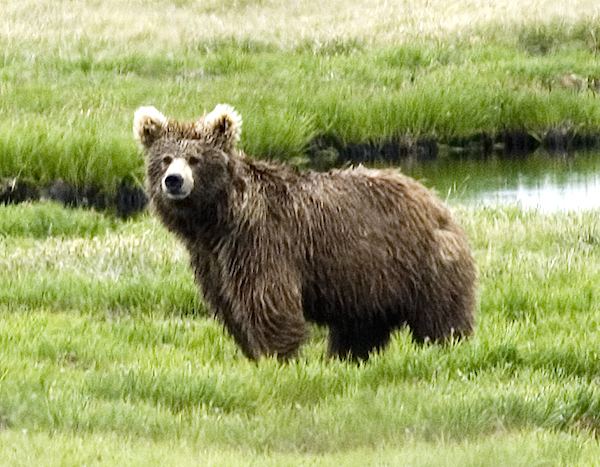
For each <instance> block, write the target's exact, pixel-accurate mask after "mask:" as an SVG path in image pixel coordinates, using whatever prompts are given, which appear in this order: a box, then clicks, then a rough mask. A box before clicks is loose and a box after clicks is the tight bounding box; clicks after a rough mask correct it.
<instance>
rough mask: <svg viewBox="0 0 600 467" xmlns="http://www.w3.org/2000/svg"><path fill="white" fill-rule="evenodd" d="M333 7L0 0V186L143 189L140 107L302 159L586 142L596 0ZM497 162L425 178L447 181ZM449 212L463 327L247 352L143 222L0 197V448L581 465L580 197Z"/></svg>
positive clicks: (2, 456) (596, 454)
mask: <svg viewBox="0 0 600 467" xmlns="http://www.w3.org/2000/svg"><path fill="white" fill-rule="evenodd" d="M350 3H351V5H350V6H349V2H346V1H342V0H335V1H332V2H316V1H315V0H299V1H281V2H278V1H269V0H255V1H252V0H228V1H216V0H215V1H212V0H210V1H203V2H192V1H186V0H173V1H161V2H158V1H143V2H142V1H141V0H136V1H133V2H120V1H116V0H107V1H97V0H85V1H78V2H74V1H63V2H50V1H49V0H42V1H36V0H25V1H16V0H6V1H3V2H1V5H0V10H1V14H0V179H1V178H2V177H14V176H21V177H24V178H29V179H32V180H34V181H36V182H39V183H46V182H48V181H51V180H55V179H57V178H62V179H64V180H66V181H67V182H72V183H74V184H76V185H78V186H80V187H81V186H83V185H86V184H92V185H97V186H99V187H101V188H103V189H105V190H107V191H109V192H110V191H112V190H114V189H115V187H116V186H117V184H118V183H119V182H120V181H121V180H123V179H126V180H134V181H140V180H141V178H142V171H141V165H142V164H141V163H142V161H141V156H140V154H139V151H138V149H137V147H136V145H135V143H134V141H133V138H132V135H131V120H132V116H133V111H134V110H135V109H136V108H137V107H138V106H139V105H143V104H153V105H156V106H157V107H158V108H159V109H161V110H162V111H163V112H164V113H165V114H167V115H170V116H174V117H178V118H193V117H195V116H198V115H199V114H202V113H203V112H204V111H205V110H210V109H211V108H212V107H213V106H214V105H215V104H216V103H218V102H229V103H231V104H233V105H235V106H236V107H237V108H238V109H239V110H240V111H241V112H242V114H243V116H244V134H243V136H242V144H243V146H244V148H245V149H246V150H247V151H248V152H249V153H250V154H253V155H256V156H259V157H271V158H279V159H285V160H290V161H293V162H294V163H298V164H300V165H301V164H303V163H305V162H306V157H307V155H306V154H307V147H308V146H309V144H310V142H311V141H312V140H313V139H314V138H315V137H317V136H327V137H331V138H336V139H337V140H339V141H341V142H342V143H356V142H364V141H375V142H377V141H380V140H385V139H402V138H413V139H414V138H419V137H423V136H427V137H433V138H435V139H436V140H437V141H439V142H442V143H451V142H452V141H454V140H456V139H457V138H464V137H468V136H470V135H473V134H477V133H479V132H487V133H490V134H493V133H497V132H501V131H503V130H505V129H525V130H526V131H527V132H529V133H530V134H532V135H534V136H535V137H536V138H541V137H542V135H543V134H544V132H545V131H547V130H548V129H557V128H558V129H570V130H572V131H576V132H581V133H586V132H589V133H600V105H598V93H599V92H600V89H598V83H599V82H600V61H598V53H599V52H600V26H599V24H600V22H599V20H600V6H599V5H598V2H597V1H595V0H594V1H592V0H573V1H569V2H566V1H565V2H556V1H551V0H539V1H535V2H518V1H515V0H504V1H497V2H487V1H485V2H484V1H481V0H451V1H442V0H428V1H416V0H405V1H398V2H390V1H383V0H376V1H367V0H357V1H355V2H350ZM573 76H575V79H573V78H572V77H573ZM565 78H568V79H565ZM578 160H579V159H578ZM577 163H578V164H582V162H581V161H580V160H579V162H577ZM528 164H529V165H532V164H533V167H534V170H535V167H537V166H538V165H539V166H541V165H544V164H546V160H545V159H544V161H543V162H540V161H539V160H537V159H536V160H531V159H530V160H529V161H528ZM536 164H537V165H536ZM583 164H584V166H585V168H589V170H596V169H595V168H596V166H597V163H596V162H589V165H588V162H587V159H586V160H585V161H584V162H583ZM499 167H500V168H499ZM499 167H492V168H491V166H490V165H486V166H483V165H480V164H475V163H474V164H470V165H469V164H467V165H462V166H460V167H458V168H456V167H454V168H455V169H456V170H454V171H453V170H451V168H450V167H449V166H448V165H447V164H445V165H444V164H441V165H439V166H438V168H437V169H435V168H433V169H431V168H430V169H431V170H439V171H441V172H443V173H442V174H441V175H440V174H438V175H440V176H439V177H436V180H437V182H439V186H438V188H441V189H442V191H443V194H444V195H445V194H446V191H449V192H456V191H460V190H462V189H463V188H462V187H463V185H464V184H465V183H466V179H467V178H468V177H473V178H474V179H475V178H477V177H475V175H476V174H475V173H474V172H476V171H489V170H491V169H493V170H495V171H501V172H502V173H503V174H504V173H505V172H506V174H508V175H507V176H508V177H510V176H511V174H513V170H516V168H515V167H516V166H513V164H509V165H501V166H499ZM520 167H521V168H522V165H521V166H520ZM413 170H414V173H415V174H416V175H417V176H419V177H425V178H428V177H429V178H433V175H435V174H432V173H425V172H420V170H421V169H420V168H419V167H416V168H413ZM586 170H587V169H586ZM480 178H481V177H480ZM440 180H441V181H440ZM457 215H458V217H459V218H460V220H461V222H462V223H463V224H464V225H465V227H466V229H467V231H468V234H469V236H470V238H471V240H472V243H473V247H474V250H475V254H476V259H477V263H478V266H479V269H480V310H479V313H478V319H477V331H476V334H475V335H474V337H473V338H472V339H470V340H468V341H465V342H462V343H460V344H456V345H452V346H448V347H440V346H417V345H414V344H413V343H412V342H411V339H410V336H409V334H408V333H407V332H405V331H403V332H398V333H397V334H395V335H394V338H393V340H392V342H391V345H390V347H389V348H388V349H387V351H386V352H384V353H382V354H380V355H375V356H373V358H372V359H371V360H370V361H369V362H368V363H366V364H363V365H360V366H357V365H354V364H350V363H347V362H341V361H337V360H328V359H327V358H326V357H325V345H326V344H325V337H326V336H325V332H324V331H323V330H322V329H318V328H313V329H312V337H311V339H310V341H309V342H308V343H307V345H306V346H304V347H303V349H302V352H301V355H300V356H299V358H298V359H297V360H294V361H292V362H290V363H288V364H280V363H278V362H276V361H274V360H271V359H264V360H261V361H260V362H258V363H252V362H249V361H247V360H246V359H245V358H243V356H242V355H241V353H240V352H239V350H238V349H237V348H236V346H235V345H234V343H233V341H232V339H230V338H229V337H228V336H227V335H226V333H225V332H224V331H223V329H222V328H221V326H220V325H219V324H218V323H216V322H215V321H213V320H212V319H211V318H209V317H208V312H207V310H206V309H205V308H204V306H203V303H202V301H201V299H200V298H199V297H198V296H197V291H196V288H195V286H194V284H193V281H192V274H191V272H190V270H189V268H188V266H187V255H186V253H185V251H184V250H183V249H182V247H181V246H180V245H179V244H178V243H177V242H176V241H175V239H174V238H173V237H172V236H170V235H168V234H167V233H166V232H165V231H164V229H163V228H162V227H161V226H160V225H159V224H158V223H157V221H155V220H154V219H152V218H151V217H149V216H148V215H147V214H144V215H141V216H139V217H137V218H136V219H131V220H128V221H121V220H117V219H116V218H114V217H112V216H110V215H106V214H102V213H98V212H96V211H93V210H87V211H86V210H78V209H75V210H66V209H64V208H62V207H60V206H58V205H55V204H51V203H38V204H23V205H19V206H0V465H10V466H14V465H17V466H18V465H23V466H29V465H81V464H86V465H97V464H108V465H115V464H116V465H154V464H162V465H178V466H179V465H198V464H210V465H237V464H249V465H261V466H262V465H273V466H275V465H277V466H280V465H357V466H359V465H360V466H362V465H369V464H371V465H372V464H378V465H448V466H454V465H473V466H481V465H490V466H496V465H523V466H531V465H564V466H567V465H568V466H573V465H581V466H588V465H600V463H599V462H598V459H599V458H600V437H599V433H600V355H599V349H600V334H599V333H598V329H600V300H599V298H600V221H599V219H600V212H599V211H590V212H585V213H579V214H574V213H558V214H551V215H544V214H540V213H536V212H522V211H520V210H518V209H516V208H498V209H490V208H483V207H469V208H467V207H461V208H458V207H457Z"/></svg>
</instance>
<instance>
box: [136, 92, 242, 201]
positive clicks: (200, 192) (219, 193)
mask: <svg viewBox="0 0 600 467" xmlns="http://www.w3.org/2000/svg"><path fill="white" fill-rule="evenodd" d="M241 131H242V118H241V116H240V115H239V114H238V113H237V112H236V111H235V109H234V108H233V107H231V106H230V105H227V104H219V105H217V106H216V107H215V108H214V110H213V111H212V112H210V113H208V114H206V115H204V116H203V117H201V118H199V119H198V120H197V121H195V122H186V123H182V122H177V121H174V120H171V119H168V118H166V117H165V116H164V115H163V114H162V113H161V112H159V111H158V110H157V109H156V108H154V107H140V108H139V109H138V110H137V111H136V112H135V115H134V118H133V133H134V136H135V138H136V139H137V140H138V141H139V142H140V144H141V145H142V147H143V148H144V153H145V160H146V169H147V170H146V172H147V174H146V175H147V188H148V194H149V196H150V199H151V201H152V203H153V204H154V206H155V207H157V208H158V209H159V210H160V209H161V208H162V209H165V210H171V211H175V210H178V209H188V208H189V207H190V206H195V207H199V206H200V207H209V206H211V204H214V203H215V202H216V201H217V200H220V199H223V198H225V197H226V195H227V192H228V190H229V189H230V186H231V183H232V176H233V170H234V165H235V157H236V154H237V150H236V145H237V143H238V141H239V140H240V135H241Z"/></svg>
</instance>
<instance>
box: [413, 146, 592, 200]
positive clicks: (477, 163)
mask: <svg viewBox="0 0 600 467" xmlns="http://www.w3.org/2000/svg"><path fill="white" fill-rule="evenodd" d="M402 169H403V171H404V172H405V173H407V174H409V175H411V176H413V177H415V178H417V179H419V180H421V181H423V182H424V183H425V184H426V185H428V186H431V187H434V188H435V189H436V190H437V192H438V194H439V195H440V196H441V197H443V198H446V199H448V200H449V201H450V202H457V203H461V204H479V205H481V204H483V205H517V206H520V207H522V208H523V209H538V210H540V211H543V212H555V211H569V210H575V211H578V210H586V209H595V208H600V153H575V154H569V155H564V156H559V155H552V154H544V153H537V154H533V155H530V156H527V157H524V158H518V159H507V158H502V157H489V158H486V159H475V158H462V159H461V158H455V157H452V158H448V159H439V160H437V161H433V162H427V163H421V164H405V165H404V166H403V167H402Z"/></svg>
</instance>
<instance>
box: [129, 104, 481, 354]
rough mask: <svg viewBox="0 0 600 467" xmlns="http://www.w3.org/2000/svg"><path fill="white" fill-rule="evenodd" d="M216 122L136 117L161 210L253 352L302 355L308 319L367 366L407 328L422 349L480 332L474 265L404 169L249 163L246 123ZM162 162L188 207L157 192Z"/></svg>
mask: <svg viewBox="0 0 600 467" xmlns="http://www.w3.org/2000/svg"><path fill="white" fill-rule="evenodd" d="M215 112H216V113H217V114H218V113H219V112H217V109H215V111H213V112H212V113H211V114H209V116H210V118H207V117H208V116H207V117H204V118H203V119H200V120H199V121H198V122H195V123H191V124H187V125H185V124H175V123H172V122H169V121H167V120H166V119H164V121H162V122H157V121H156V119H154V120H153V119H152V118H150V120H147V121H145V122H143V117H144V116H147V115H146V114H144V115H137V114H136V122H135V124H134V129H135V132H136V136H137V137H138V138H139V139H140V141H141V142H142V144H143V145H144V147H145V150H146V162H147V188H148V192H149V196H150V199H151V201H152V204H153V206H154V209H155V211H156V213H157V214H158V216H159V217H160V218H161V220H162V221H163V223H164V224H165V225H166V226H167V228H168V229H170V230H171V231H173V232H174V233H176V234H177V235H178V236H179V238H181V240H183V242H184V243H185V245H186V246H187V248H188V250H189V252H190V255H191V263H192V267H193V268H194V271H195V277H196V281H197V282H198V284H199V285H200V287H201V289H202V291H203V294H204V298H205V300H206V301H207V303H208V304H209V305H210V307H211V308H212V310H213V311H214V313H215V315H216V316H217V317H218V318H219V319H221V320H222V321H223V323H224V324H225V326H226V327H227V329H228V330H229V332H230V333H231V334H232V335H233V337H234V338H235V340H236V342H237V343H238V344H239V346H240V348H241V349H242V351H243V352H244V354H245V355H247V356H248V357H250V358H258V357H260V356H261V355H277V356H279V357H283V358H285V357H289V356H292V355H294V354H295V353H296V351H297V350H298V347H299V346H300V344H301V343H302V342H303V340H304V339H305V337H306V325H305V323H306V321H311V322H315V323H318V324H321V325H326V326H328V327H329V333H330V339H329V353H330V354H331V355H336V356H342V357H347V356H350V357H352V358H358V359H365V358H368V354H369V352H371V351H372V350H376V349H380V348H383V347H384V346H385V345H386V344H387V342H388V340H389V337H390V333H391V331H393V330H394V329H396V328H399V327H401V326H408V327H409V329H410V330H411V332H412V334H413V336H414V338H415V339H416V340H417V341H425V340H428V339H431V340H433V341H440V340H441V341H443V340H446V339H448V338H450V337H451V336H457V337H460V336H465V335H468V334H470V333H471V331H472V328H473V313H474V306H475V266H474V262H473V259H472V256H471V253H470V249H469V246H468V242H467V239H466V237H465V234H464V233H463V231H462V229H461V228H460V227H459V226H458V225H457V224H456V223H455V222H454V220H453V219H452V217H451V215H450V212H449V211H448V209H447V208H446V207H445V206H444V205H443V204H442V202H441V201H440V200H439V199H438V198H437V197H435V196H434V195H433V194H432V193H431V192H430V191H428V190H427V189H426V188H425V187H423V186H422V185H421V184H419V183H417V182H416V181H414V180H413V179H411V178H408V177H406V176H403V175H401V174H400V173H398V172H397V171H396V170H369V169H366V168H362V167H359V168H355V169H347V170H334V171H331V172H328V173H315V172H310V171H309V172H304V173H300V172H298V171H295V170H293V169H291V168H288V167H286V166H282V165H277V164H273V163H266V162H260V161H256V160H251V159H249V158H247V157H246V156H245V155H244V154H243V153H242V152H241V151H240V150H238V149H236V148H235V142H236V137H237V138H239V132H240V126H241V119H240V118H239V115H237V114H236V113H235V111H233V109H231V108H229V107H227V108H226V110H221V113H220V114H219V115H214V114H215ZM141 113H144V112H141ZM159 115H161V116H162V114H160V113H159ZM163 118H164V117H163ZM190 128H195V130H194V132H193V134H192V133H190V130H189V129H190ZM165 155H166V156H167V157H168V158H167V159H166V160H167V162H170V161H171V160H173V159H174V158H183V159H185V160H187V161H188V162H189V164H190V167H191V168H192V173H193V178H194V188H193V191H192V192H191V194H190V195H189V196H188V197H186V198H185V199H181V200H172V199H168V198H167V197H166V196H165V193H164V189H163V188H161V179H162V177H163V174H164V172H165V166H166V165H167V164H166V163H165V162H163V158H164V157H165Z"/></svg>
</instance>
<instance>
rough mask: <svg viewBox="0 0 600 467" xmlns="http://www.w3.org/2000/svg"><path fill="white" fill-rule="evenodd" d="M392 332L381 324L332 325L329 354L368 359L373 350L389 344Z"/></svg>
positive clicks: (344, 357)
mask: <svg viewBox="0 0 600 467" xmlns="http://www.w3.org/2000/svg"><path fill="white" fill-rule="evenodd" d="M390 332H391V330H390V329H389V328H388V327H386V326H384V325H380V324H368V325H361V324H353V325H350V326H331V327H330V328H329V349H328V354H329V356H330V357H337V358H341V359H351V360H355V361H358V360H368V359H369V354H370V353H371V352H373V351H376V350H380V349H382V348H384V347H385V346H386V345H387V343H388V342H389V340H390Z"/></svg>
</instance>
